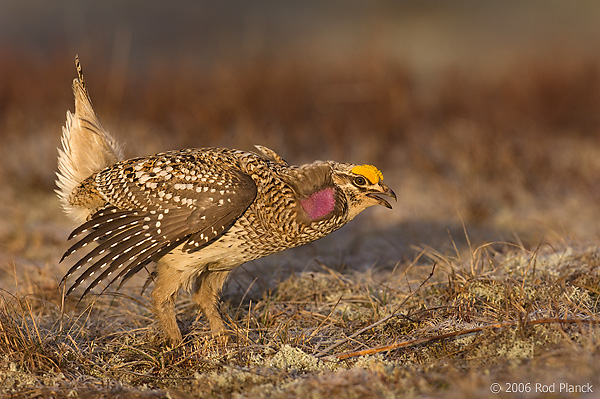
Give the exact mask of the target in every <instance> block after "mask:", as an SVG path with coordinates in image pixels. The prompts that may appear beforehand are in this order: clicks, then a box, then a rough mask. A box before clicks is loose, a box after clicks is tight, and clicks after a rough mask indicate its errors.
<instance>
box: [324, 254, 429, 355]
mask: <svg viewBox="0 0 600 399" xmlns="http://www.w3.org/2000/svg"><path fill="white" fill-rule="evenodd" d="M436 265H437V262H436V263H434V264H433V267H432V268H431V273H429V276H428V277H427V278H426V279H425V280H423V281H422V282H421V284H419V287H418V288H417V289H416V290H414V291H413V292H411V293H410V295H408V296H407V297H406V298H404V300H403V301H402V302H401V303H400V305H398V306H397V307H396V310H394V311H393V312H392V314H390V315H388V316H386V317H384V318H383V319H380V320H377V321H376V322H375V323H373V324H370V325H368V326H366V327H365V328H363V329H360V330H358V331H357V332H355V333H354V334H352V335H350V336H349V337H346V338H344V339H342V340H339V341H338V342H336V343H335V344H332V345H329V346H328V347H327V348H325V349H323V350H322V351H321V352H319V353H317V354H316V355H315V356H316V357H322V356H325V355H326V354H327V353H329V351H331V350H333V349H335V348H337V347H338V346H340V345H342V344H345V343H346V342H348V341H350V340H351V339H353V338H355V337H357V336H359V335H360V334H362V333H364V332H365V331H368V330H370V329H371V328H374V327H377V326H378V325H380V324H382V323H385V322H386V321H388V320H389V319H391V318H393V317H396V316H398V311H399V310H400V308H401V307H402V306H404V304H405V303H406V301H408V300H409V299H410V298H411V297H412V296H413V295H415V294H416V293H417V292H419V290H420V289H421V287H423V285H424V284H425V283H426V282H427V281H429V279H430V278H431V277H433V272H435V266H436Z"/></svg>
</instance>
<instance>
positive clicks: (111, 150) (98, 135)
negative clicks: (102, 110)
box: [55, 56, 123, 223]
mask: <svg viewBox="0 0 600 399" xmlns="http://www.w3.org/2000/svg"><path fill="white" fill-rule="evenodd" d="M75 66H76V68H77V75H78V77H77V79H74V80H73V94H74V96H75V113H74V114H72V113H71V112H69V111H67V123H66V124H65V126H64V127H63V128H62V137H61V140H60V141H61V143H62V148H59V149H58V172H57V173H56V176H57V177H58V178H57V179H56V185H57V187H58V188H57V189H56V190H55V191H56V193H57V194H58V197H59V199H60V201H61V203H62V207H63V209H64V210H65V212H66V213H67V215H68V216H69V217H71V218H72V219H73V220H75V221H77V222H80V223H81V222H84V221H85V220H86V219H87V218H88V216H89V214H90V210H89V209H87V208H84V207H82V206H78V205H77V204H74V203H73V201H71V194H72V193H73V190H74V189H75V188H77V187H78V186H79V185H80V184H81V183H82V182H83V181H84V180H85V179H87V178H88V177H90V176H91V175H92V174H94V173H96V172H98V171H100V170H102V169H104V168H106V167H108V166H110V165H112V164H114V163H115V162H118V161H120V160H122V159H123V148H122V146H121V145H119V144H118V143H117V142H116V140H115V139H114V137H113V136H112V135H111V134H110V133H108V132H107V131H106V130H105V129H104V128H103V127H102V125H101V124H100V121H99V120H98V117H97V116H96V113H95V112H94V108H93V107H92V101H91V100H90V96H89V93H88V91H87V88H86V87H85V82H84V80H83V71H82V69H81V65H80V64H79V57H77V56H76V57H75Z"/></svg>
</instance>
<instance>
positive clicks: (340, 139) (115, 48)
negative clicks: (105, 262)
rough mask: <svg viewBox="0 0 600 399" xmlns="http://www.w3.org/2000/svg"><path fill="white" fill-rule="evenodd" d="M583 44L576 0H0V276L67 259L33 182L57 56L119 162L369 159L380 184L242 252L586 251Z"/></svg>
mask: <svg viewBox="0 0 600 399" xmlns="http://www.w3.org/2000/svg"><path fill="white" fill-rule="evenodd" d="M599 45H600V3H598V2H597V1H593V0H589V1H574V2H562V1H552V0H547V1H544V2H533V1H525V2H523V1H503V2H481V1H474V0H473V1H467V0H465V1H430V0H405V1H400V0H396V1H380V0H376V1H368V2H367V1H359V0H346V1H343V2H342V1H322V0H319V1H317V0H305V1H302V2H298V1H287V0H285V1H284V0H277V1H275V0H273V1H261V2H248V1H242V0H235V1H228V2H205V1H181V0H178V1H169V2H146V1H141V0H128V1H114V0H108V1H103V2H92V1H75V0H73V1H56V2H48V1H42V0H39V1H33V0H25V1H12V2H10V1H7V0H4V1H2V2H1V3H0V135H1V137H2V142H1V143H2V145H1V146H0V181H1V183H2V188H1V190H0V281H1V282H2V285H3V286H4V285H8V286H12V287H13V288H12V289H13V290H14V285H15V283H14V281H15V278H14V276H15V273H16V272H15V270H20V271H22V272H23V274H24V275H26V276H28V277H27V278H31V279H35V276H36V273H38V274H39V273H41V272H39V270H41V269H49V270H51V271H52V278H54V280H53V279H52V278H51V279H50V280H52V281H50V282H47V284H52V285H54V286H55V285H56V283H57V282H58V280H59V279H60V277H61V276H62V273H63V272H64V271H65V270H66V268H67V267H68V265H60V266H57V261H58V259H59V257H60V254H61V253H62V251H64V249H65V248H66V242H65V240H66V237H67V236H68V233H69V232H70V230H71V229H72V228H73V227H74V226H73V225H72V224H71V223H70V222H69V221H68V220H67V219H66V217H65V216H64V215H63V214H62V212H61V210H60V208H59V205H58V201H57V200H56V198H55V195H54V193H53V189H54V172H55V170H56V155H57V152H56V148H57V147H58V146H59V143H60V134H61V129H60V127H61V126H62V125H64V121H65V111H66V110H67V109H69V110H73V108H74V106H73V99H72V93H71V87H70V85H71V81H72V79H73V78H74V77H75V76H76V73H75V67H74V56H75V54H79V57H80V60H81V62H82V65H83V69H84V72H85V77H86V82H87V85H88V88H89V91H90V94H91V97H92V101H93V102H94V105H95V107H96V111H97V113H98V116H99V118H100V120H101V121H102V123H103V125H104V126H105V127H106V128H107V129H108V130H109V131H110V132H112V133H113V134H114V135H115V136H116V137H117V138H118V139H119V140H120V141H122V142H124V143H125V144H126V154H127V156H128V157H132V156H141V155H148V154H152V153H156V152H160V151H165V150H169V149H176V148H183V147H204V146H227V147H235V148H239V149H246V150H252V148H253V147H252V146H253V145H254V144H262V145H265V146H267V147H270V148H273V149H274V150H276V151H277V152H278V153H280V154H281V155H282V156H283V157H284V158H286V159H287V160H288V161H289V162H290V163H303V162H308V161H312V160H314V159H335V160H339V161H346V162H354V163H371V164H375V165H377V166H378V167H379V168H380V169H381V170H382V171H383V174H384V176H385V179H386V182H387V183H388V184H389V185H390V186H391V187H392V188H393V189H394V190H395V191H396V193H397V194H398V203H397V205H396V206H395V207H394V210H393V211H389V210H387V209H376V210H369V211H367V212H365V213H364V214H362V215H361V216H360V217H359V220H358V221H355V222H354V223H352V224H350V225H348V226H347V227H345V228H344V229H342V231H340V232H339V233H336V234H334V235H332V236H331V237H328V238H326V239H324V240H322V241H321V242H319V243H316V244H315V245H311V246H307V247H304V248H301V249H297V250H294V251H291V252H290V253H289V254H288V253H284V254H281V255H278V256H274V257H269V258H267V259H265V260H262V261H260V262H262V263H260V262H259V265H263V266H264V265H265V264H266V265H269V264H278V265H281V264H284V265H286V264H287V265H291V266H293V267H294V268H299V269H301V270H307V269H310V268H314V267H318V265H319V262H324V263H326V264H327V265H328V266H330V267H336V268H340V269H343V268H345V267H351V268H359V269H360V268H366V267H370V266H378V267H379V266H381V267H392V266H393V265H394V264H396V263H397V262H403V261H410V260H411V259H414V258H415V256H416V254H418V253H419V251H420V249H422V248H432V249H434V250H435V251H440V252H446V251H454V250H455V249H454V247H455V246H456V248H457V250H458V251H459V252H460V251H461V250H462V249H463V248H465V247H466V246H467V245H468V244H469V243H468V242H467V239H466V238H467V236H468V238H469V241H470V243H471V245H477V244H481V243H484V242H495V241H507V242H511V243H515V244H516V245H522V246H525V247H526V248H535V247H536V246H539V245H546V244H549V245H551V246H557V247H558V246H561V245H562V246H571V245H578V246H586V245H596V243H597V239H598V237H599V233H600V224H599V222H598V220H599V216H600V207H599V205H598V204H599V202H600V201H599V200H600V56H599V54H600V53H599V51H598V49H599V48H600V46H599ZM315 260H317V262H315ZM245 270H246V271H247V272H248V270H250V272H248V273H249V274H252V272H251V270H252V268H251V267H250V268H247V269H245ZM269 270H274V269H269ZM240 273H242V274H243V273H244V272H240ZM276 273H277V272H275V271H273V275H276ZM54 274H56V276H54ZM45 276H46V277H47V274H45ZM239 278H243V277H239ZM250 279H251V278H250ZM5 283H6V284H5ZM243 285H244V284H241V285H240V286H243Z"/></svg>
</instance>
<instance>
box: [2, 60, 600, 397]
mask: <svg viewBox="0 0 600 399" xmlns="http://www.w3.org/2000/svg"><path fill="white" fill-rule="evenodd" d="M3 51H8V50H3ZM63 56H64V57H63ZM28 57H29V58H28ZM2 58H3V59H7V60H10V59H19V60H23V59H25V60H26V61H28V62H27V65H29V66H30V67H31V69H30V70H28V73H26V74H25V73H23V70H22V67H21V66H20V65H18V64H16V63H15V64H11V63H10V62H7V63H5V64H3V65H2V67H1V68H0V82H1V85H2V88H1V90H0V111H1V112H0V131H2V137H3V140H4V143H5V145H4V147H3V148H2V150H1V154H0V155H2V156H1V157H0V167H1V168H0V170H1V172H0V179H2V182H4V183H6V186H5V187H6V189H5V190H3V191H2V192H0V203H2V204H3V205H2V207H0V219H2V223H0V289H1V291H0V387H1V388H0V395H4V396H8V397H11V396H12V397H72V396H79V397H140V398H142V397H171V398H188V397H189V398H192V397H208V396H213V397H252V398H261V397H281V398H283V397H296V396H301V397H313V398H320V397H332V396H336V397H337V396H346V397H348V398H355V397H356V398H376V397H377V398H379V397H396V396H407V397H453V396H455V397H486V396H495V395H493V394H491V392H490V389H489V387H490V384H491V383H493V382H499V383H501V384H502V387H503V388H505V383H506V382H532V383H535V382H539V383H546V384H547V383H552V382H556V383H560V382H565V383H567V382H568V383H573V384H585V383H592V384H595V383H600V381H599V380H598V377H597V376H598V375H599V372H600V367H599V366H598V363H597V360H596V359H597V356H598V355H600V345H599V344H598V343H599V342H600V341H599V338H600V337H599V330H598V325H597V321H598V319H600V318H599V311H600V309H599V303H598V299H599V295H600V290H599V288H598V287H600V269H599V267H600V251H599V250H598V248H597V246H595V245H594V243H595V242H596V241H597V239H598V237H599V235H600V234H599V233H600V231H599V226H598V225H597V223H595V222H594V221H595V220H597V216H598V214H599V213H600V207H599V206H598V205H597V204H598V203H599V201H598V199H599V196H600V191H598V187H600V185H599V184H598V183H600V182H599V180H598V176H600V162H598V159H600V144H599V142H600V141H599V140H598V136H599V134H600V116H599V115H600V114H599V113H598V112H597V110H598V109H600V69H599V68H600V67H599V65H600V63H599V61H598V60H595V59H590V60H588V61H569V62H567V61H565V62H562V63H554V64H552V65H551V66H549V65H548V64H547V63H545V62H542V61H538V62H533V61H531V62H530V63H523V64H519V65H515V66H514V69H511V70H508V71H506V73H505V74H502V75H494V76H486V75H481V76H478V75H476V74H468V73H462V72H461V71H451V72H448V73H447V74H446V75H443V76H441V77H439V78H438V80H439V83H438V84H436V85H431V84H429V85H424V84H423V82H422V81H421V80H419V79H418V78H417V77H416V74H414V73H413V71H410V70H409V69H407V68H406V67H404V66H403V65H402V64H401V63H398V62H394V61H390V60H388V59H386V58H385V57H381V58H377V55H371V56H370V57H363V58H360V57H359V58H358V59H360V61H357V62H346V63H343V65H338V64H335V63H330V64H319V65H312V64H310V63H309V62H306V61H304V62H303V61H302V60H300V61H299V60H276V59H274V60H273V59H264V60H255V61H252V62H244V63H242V64H237V65H235V66H233V65H228V64H224V65H219V66H216V67H214V69H211V70H208V71H207V70H203V71H195V70H192V69H189V68H188V67H186V66H185V65H178V66H170V67H166V66H165V65H164V64H158V63H156V64H151V65H148V66H146V67H145V68H142V69H140V71H139V73H138V74H137V75H136V76H135V77H132V78H130V77H129V76H128V79H127V80H125V81H126V82H127V84H126V86H124V87H122V88H121V89H122V90H121V89H118V88H117V89H114V88H113V89H111V90H108V89H107V90H105V91H104V92H103V90H102V88H103V87H104V86H106V85H107V84H103V83H102V82H106V81H107V76H106V75H105V74H104V73H103V70H104V69H103V65H102V64H101V63H100V64H97V65H94V64H93V63H90V65H89V66H88V63H87V61H86V60H85V59H83V60H82V61H83V62H84V67H85V68H86V76H87V79H88V85H89V86H90V91H91V95H92V98H93V99H94V102H95V104H96V106H97V108H98V113H99V115H100V118H101V120H102V121H103V122H104V124H105V125H106V126H107V127H108V128H109V129H110V130H111V131H113V132H114V133H115V134H116V135H117V136H118V137H119V138H121V139H123V140H124V141H125V142H127V143H128V151H129V154H130V155H141V154H148V153H153V152H156V151H161V150H165V149H168V148H178V147H187V146H208V145H226V146H233V147H239V148H250V146H251V145H252V144H254V143H261V144H265V145H267V146H269V147H272V148H274V149H277V150H278V151H279V152H281V154H282V155H284V156H285V157H286V158H288V159H289V160H290V161H292V162H294V163H296V162H302V161H307V160H311V159H314V158H333V159H338V160H348V161H354V162H372V163H377V165H378V166H380V167H381V169H382V170H383V171H384V174H385V175H386V181H388V180H389V183H390V185H391V186H392V187H393V188H394V189H395V190H396V191H397V192H398V194H399V203H398V204H399V206H398V207H397V209H396V210H395V212H393V213H387V212H377V211H373V212H370V215H364V216H363V217H361V218H359V220H358V221H356V222H355V223H354V224H352V225H350V226H352V227H350V226H348V228H346V229H344V230H343V231H340V232H339V233H337V234H336V235H333V236H332V237H331V238H328V239H326V241H324V243H317V244H316V245H312V246H309V247H306V248H303V249H299V250H296V251H292V252H291V255H285V254H283V255H281V256H274V257H271V258H268V259H265V261H263V262H257V263H254V264H251V265H248V266H246V267H244V268H242V269H240V270H239V271H238V273H237V274H236V275H235V276H234V278H233V280H232V281H231V283H230V284H229V288H228V290H227V292H226V295H225V297H224V301H223V304H222V313H223V314H224V316H225V318H226V319H227V320H228V324H229V327H230V329H231V331H232V342H231V344H230V345H229V346H228V347H227V348H222V347H219V346H218V345H217V344H216V343H215V342H213V340H212V339H211V338H210V335H209V331H208V329H207V328H206V325H205V323H204V321H203V319H202V318H201V317H200V318H197V316H196V310H195V308H194V306H193V305H192V302H191V300H190V299H189V297H187V296H185V295H184V297H183V300H182V301H181V302H180V303H179V309H178V310H179V320H180V323H181V326H182V329H183V331H184V333H187V336H186V339H185V341H184V343H183V344H182V345H181V346H179V347H176V348H169V347H167V346H165V345H164V344H163V343H162V342H161V341H160V339H159V338H158V336H157V331H156V330H155V325H154V324H153V318H152V313H151V309H150V308H149V300H148V298H147V296H145V295H142V294H140V289H139V288H140V286H141V282H142V281H143V276H141V278H140V280H137V281H132V282H131V284H128V285H127V286H125V287H124V288H123V290H122V291H120V292H118V293H108V294H106V295H103V296H100V297H95V298H89V299H85V300H84V301H82V302H81V303H80V304H78V303H77V298H68V299H66V300H65V299H64V298H63V295H62V292H61V290H60V288H58V281H59V280H60V278H61V277H62V274H63V273H64V271H65V270H66V269H67V268H68V265H62V264H61V265H59V264H58V262H57V261H58V259H59V258H60V255H61V252H62V251H63V250H64V249H65V248H66V243H65V242H64V239H65V237H66V236H67V234H68V232H69V229H70V228H71V227H72V226H70V225H69V224H68V222H67V221H66V220H65V218H64V216H63V215H62V214H61V213H60V210H59V209H58V204H57V201H56V200H55V198H54V197H53V194H52V193H51V190H52V188H53V183H52V180H53V176H52V173H53V171H54V168H55V162H56V160H55V157H56V152H55V149H54V148H55V147H56V146H57V145H58V140H59V134H60V130H59V126H60V125H62V124H63V117H64V110H65V108H72V106H71V101H72V100H71V98H70V95H71V94H70V90H69V82H70V81H71V79H72V77H73V68H72V67H71V64H70V62H68V61H70V59H71V55H70V54H69V55H66V54H60V56H59V55H57V57H56V59H54V60H50V61H48V60H45V61H44V62H40V60H35V59H33V58H32V57H31V56H29V55H26V54H19V56H18V57H17V56H16V55H15V54H12V53H11V54H5V56H4V57H2ZM354 61H356V60H354ZM169 68H170V69H169ZM517 72H518V73H517ZM31 76H36V80H35V82H44V83H45V84H35V83H32V82H33V81H32V79H31ZM25 111H27V112H25ZM199 136H201V137H199ZM10 203H15V204H16V206H14V207H13V206H11V207H8V206H7V205H6V204H10ZM383 211H385V210H383ZM384 218H385V219H384ZM266 270H268V271H269V273H271V275H270V277H269V276H267V275H266V273H265V271H266ZM432 271H433V273H432ZM257 276H260V278H257V279H255V278H256V277H257ZM249 287H250V288H249ZM558 319H560V320H563V321H564V322H562V323H561V322H556V320H558ZM498 323H504V324H502V325H501V326H498ZM490 326H496V327H495V328H488V327H490ZM498 327H499V328H498ZM474 330H477V331H476V332H475V331H474ZM361 331H362V332H361ZM470 331H471V333H468V332H470ZM357 332H360V333H358V334H357ZM449 333H456V336H453V337H449V336H447V335H446V334H449ZM444 336H446V338H443V339H442V337H444ZM413 341H414V342H413ZM404 342H408V344H407V345H405V346H400V345H398V343H404ZM386 345H387V346H388V349H389V348H393V350H383V349H378V348H382V347H385V346H386ZM389 345H392V347H389ZM403 345H404V344H403ZM357 351H367V352H369V353H371V354H370V355H368V356H354V354H353V353H354V352H357ZM342 354H348V355H347V356H346V358H345V359H344V360H340V357H342V356H341V355H342ZM598 389H599V390H600V385H598ZM510 396H515V395H510ZM516 396H519V395H516ZM521 396H527V397H532V396H534V394H528V395H525V394H524V395H521ZM538 396H539V395H538ZM559 396H561V395H559ZM563 396H564V395H563Z"/></svg>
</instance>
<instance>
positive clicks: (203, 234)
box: [63, 149, 257, 297]
mask: <svg viewBox="0 0 600 399" xmlns="http://www.w3.org/2000/svg"><path fill="white" fill-rule="evenodd" d="M227 151H229V150H218V149H207V150H182V151H176V152H170V153H163V154H157V155H155V156H153V157H147V158H134V159H131V160H127V161H122V162H119V163H117V164H115V165H113V166H112V167H110V168H107V169H105V170H103V171H100V172H98V173H97V175H96V178H95V184H96V188H97V190H98V192H99V193H100V194H101V195H102V196H103V197H104V198H106V200H107V203H108V204H107V206H106V207H105V208H103V209H101V210H99V211H98V212H97V213H96V214H95V215H93V216H92V217H91V219H90V220H88V221H87V222H85V223H83V224H82V225H81V226H79V227H78V228H76V229H75V230H74V231H73V233H71V235H70V236H69V238H70V239H71V238H75V237H78V241H76V242H75V243H74V244H73V245H72V246H71V247H70V248H69V249H68V250H67V251H66V252H65V254H64V255H63V259H64V258H66V257H68V256H70V255H72V254H73V253H75V252H78V251H81V250H82V249H83V248H86V247H87V245H88V244H90V243H97V244H98V245H97V246H96V247H95V248H93V249H92V250H90V251H88V252H87V253H86V254H84V256H83V257H82V258H81V259H80V260H79V261H78V262H76V263H75V265H74V266H73V267H71V268H70V269H69V271H68V272H67V274H66V275H65V277H64V278H63V282H65V281H66V279H67V278H69V277H70V276H71V275H73V274H74V273H75V272H77V271H78V270H79V269H81V268H82V267H84V266H86V269H85V270H84V271H83V272H81V273H80V275H79V276H78V277H77V278H76V280H75V282H74V283H73V285H72V286H71V287H70V288H69V290H68V292H67V294H69V293H71V292H72V291H73V290H74V289H75V288H77V287H78V286H80V285H82V284H83V283H84V282H85V281H87V280H88V279H91V278H92V277H94V276H96V275H97V273H99V272H100V271H101V273H99V275H97V276H96V278H95V279H94V280H93V281H92V282H91V283H90V284H89V285H88V286H87V288H86V289H85V291H84V293H83V295H82V297H83V296H85V295H87V294H88V293H89V292H90V291H91V290H92V289H93V288H94V287H96V286H97V285H98V284H99V283H101V282H102V281H104V280H106V279H107V278H109V276H112V275H113V274H116V273H118V274H117V276H116V277H114V278H113V279H112V280H111V281H109V282H108V284H107V285H106V287H108V286H110V285H111V284H113V283H114V282H115V281H116V280H118V279H121V283H120V284H119V287H120V286H121V285H122V284H123V283H124V282H125V281H127V280H128V279H129V278H131V277H132V276H133V275H134V274H135V273H137V272H138V271H139V270H141V269H142V268H143V267H144V266H145V265H147V264H148V263H149V262H151V261H156V260H158V259H159V258H160V257H162V256H164V255H165V254H166V253H168V252H169V251H171V250H172V249H174V248H175V247H176V246H178V245H181V244H182V243H185V245H184V247H183V248H184V250H187V251H190V252H192V251H195V250H197V249H199V248H201V247H202V246H203V245H206V244H207V243H210V242H211V241H212V240H214V239H216V238H218V237H219V236H221V235H222V234H224V233H225V232H226V231H227V229H228V228H229V227H231V226H232V225H233V224H234V223H235V221H236V220H237V218H239V217H240V216H241V215H242V214H243V213H244V212H245V210H246V209H247V208H248V206H249V205H250V204H251V203H252V201H254V199H255V198H256V192H257V189H256V184H255V183H254V180H253V179H252V177H251V176H249V175H248V174H246V173H244V172H243V171H242V170H241V167H240V165H239V164H238V163H237V161H236V159H235V158H234V157H233V156H232V155H231V151H229V152H227ZM219 157H221V159H219ZM84 234H85V235H84ZM82 235H83V236H82ZM80 236H82V237H81V238H79V237H80ZM105 289H106V288H105Z"/></svg>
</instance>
